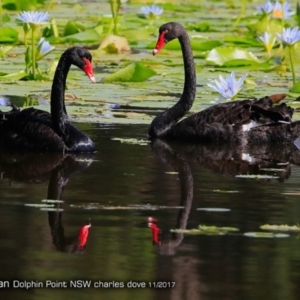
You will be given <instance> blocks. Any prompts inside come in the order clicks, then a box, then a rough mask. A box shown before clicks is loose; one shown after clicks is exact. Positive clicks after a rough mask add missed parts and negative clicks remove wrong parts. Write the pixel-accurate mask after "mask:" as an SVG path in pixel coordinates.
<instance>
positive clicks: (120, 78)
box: [102, 62, 156, 83]
mask: <svg viewBox="0 0 300 300" xmlns="http://www.w3.org/2000/svg"><path fill="white" fill-rule="evenodd" d="M155 74H156V72H155V71H154V70H152V69H151V68H148V67H145V66H144V65H143V64H141V63H140V62H134V63H131V64H130V65H128V66H127V67H125V68H124V69H121V70H119V71H117V72H116V73H113V74H110V75H108V76H106V77H104V78H103V79H102V82H105V83H110V82H140V81H145V80H147V79H148V78H150V77H152V76H153V75H155Z"/></svg>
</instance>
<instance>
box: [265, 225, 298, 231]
mask: <svg viewBox="0 0 300 300" xmlns="http://www.w3.org/2000/svg"><path fill="white" fill-rule="evenodd" d="M260 228H261V229H263V230H274V231H300V226H299V225H293V226H289V225H269V224H265V225H262V226H260Z"/></svg>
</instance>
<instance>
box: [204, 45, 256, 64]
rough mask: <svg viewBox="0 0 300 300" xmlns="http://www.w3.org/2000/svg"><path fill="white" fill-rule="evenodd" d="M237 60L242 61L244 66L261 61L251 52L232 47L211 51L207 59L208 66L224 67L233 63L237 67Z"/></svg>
mask: <svg viewBox="0 0 300 300" xmlns="http://www.w3.org/2000/svg"><path fill="white" fill-rule="evenodd" d="M237 60H241V62H242V63H243V64H252V63H260V61H259V59H258V58H257V57H256V56H255V55H254V54H253V53H251V52H249V51H247V50H244V49H239V48H231V47H218V48H215V49H213V50H211V51H210V52H209V53H208V55H207V57H206V62H207V63H208V64H212V65H217V66H223V65H225V64H226V63H227V64H228V63H229V62H231V61H233V62H235V63H234V64H233V65H235V64H236V63H237V62H236V61H237Z"/></svg>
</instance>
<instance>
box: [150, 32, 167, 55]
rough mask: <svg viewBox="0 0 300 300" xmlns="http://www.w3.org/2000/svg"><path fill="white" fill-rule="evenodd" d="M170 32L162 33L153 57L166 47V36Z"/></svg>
mask: <svg viewBox="0 0 300 300" xmlns="http://www.w3.org/2000/svg"><path fill="white" fill-rule="evenodd" d="M167 32H168V31H167V30H165V31H162V32H161V33H160V35H159V37H158V40H157V43H156V46H155V48H154V50H153V52H152V54H153V55H155V54H156V53H157V52H158V51H159V50H161V49H162V48H163V47H164V45H165V44H166V43H167V41H166V39H165V34H166V33H167Z"/></svg>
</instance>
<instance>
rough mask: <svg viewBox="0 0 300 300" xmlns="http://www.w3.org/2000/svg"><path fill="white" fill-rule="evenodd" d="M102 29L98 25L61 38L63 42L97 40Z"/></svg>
mask: <svg viewBox="0 0 300 300" xmlns="http://www.w3.org/2000/svg"><path fill="white" fill-rule="evenodd" d="M102 30H103V27H102V26H98V27H96V28H93V29H88V30H86V31H82V32H78V33H75V34H72V35H69V36H66V37H65V38H63V39H62V40H63V41H64V42H85V43H88V42H98V41H99V40H100V34H101V31H102Z"/></svg>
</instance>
